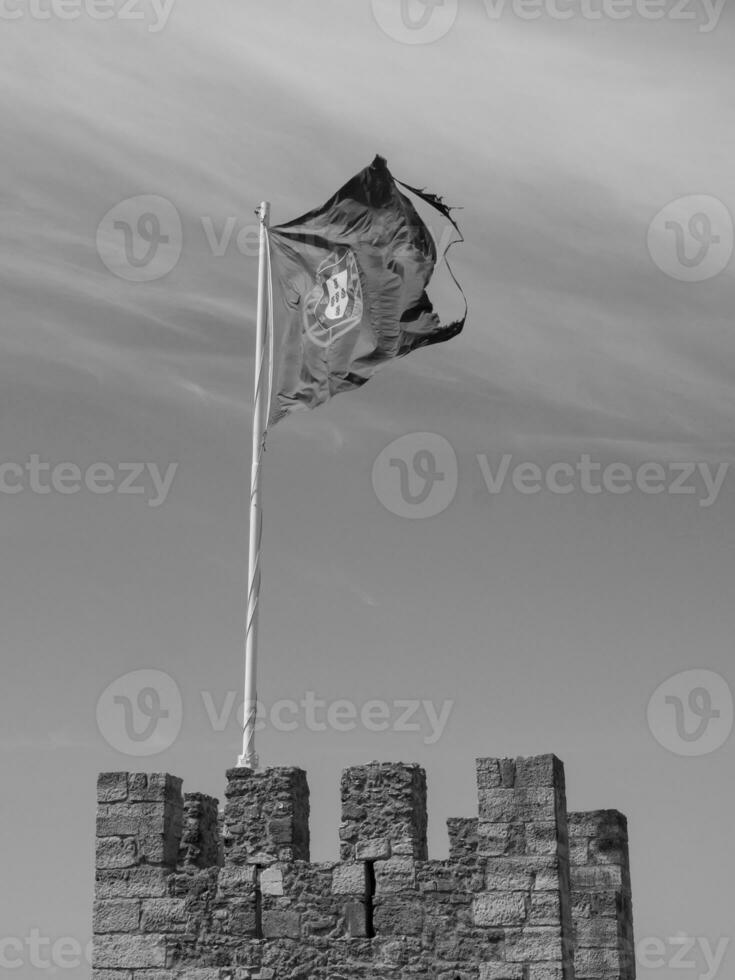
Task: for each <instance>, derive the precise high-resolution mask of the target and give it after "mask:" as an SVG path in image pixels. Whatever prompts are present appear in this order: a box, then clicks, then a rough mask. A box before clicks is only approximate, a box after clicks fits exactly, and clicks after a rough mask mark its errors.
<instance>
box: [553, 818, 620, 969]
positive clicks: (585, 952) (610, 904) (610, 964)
mask: <svg viewBox="0 0 735 980" xmlns="http://www.w3.org/2000/svg"><path fill="white" fill-rule="evenodd" d="M569 841H570V860H571V884H572V914H573V918H574V931H575V960H574V963H575V972H576V977H577V980H618V978H620V980H634V978H635V956H634V947H633V904H632V899H631V887H630V863H629V858H628V822H627V820H626V819H625V817H624V816H623V814H622V813H618V811H617V810H596V811H594V812H592V813H570V814H569Z"/></svg>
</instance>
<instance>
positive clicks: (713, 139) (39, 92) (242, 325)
mask: <svg viewBox="0 0 735 980" xmlns="http://www.w3.org/2000/svg"><path fill="white" fill-rule="evenodd" d="M100 12H101V13H104V14H105V15H107V14H112V16H110V17H107V16H105V18H104V19H103V18H102V17H101V16H98V15H99V14H100ZM560 12H561V14H560ZM138 14H140V15H141V16H140V17H138V16H137V15H138ZM403 14H404V17H403V18H402V17H401V8H400V5H399V4H398V3H393V2H388V0H375V2H374V3H370V2H367V0H359V2H353V3H350V4H346V3H339V2H338V0H315V2H313V3H311V4H309V5H307V4H305V3H298V2H296V0H270V2H269V3H266V2H264V0H260V2H257V0H248V2H244V3H243V2H235V0H211V2H209V3H207V4H206V5H205V4H197V3H195V2H194V0H173V2H172V3H171V4H170V5H168V6H166V5H163V6H162V5H160V4H159V5H155V4H154V3H153V0H136V4H134V5H133V4H128V5H127V7H124V6H123V4H122V2H118V0H112V3H111V4H109V5H107V6H106V7H105V6H104V4H97V5H95V4H94V3H93V0H67V2H66V5H64V4H62V3H60V2H59V0H56V3H55V5H54V6H53V7H51V6H50V0H35V2H34V3H30V2H25V0H23V2H21V0H5V2H4V4H3V6H2V12H1V13H0V18H1V19H3V21H4V23H3V24H2V30H1V32H0V44H2V58H1V59H0V93H1V94H0V111H1V113H2V131H3V134H4V137H5V138H4V146H3V153H2V156H1V157H0V167H2V178H3V179H2V183H3V194H2V212H3V215H2V225H1V227H2V231H1V232H0V276H1V277H2V289H1V291H0V296H1V297H2V298H1V299H0V303H2V329H1V331H0V347H1V356H0V440H1V441H0V447H1V448H0V464H2V467H3V468H2V469H0V481H1V482H2V490H1V491H0V498H1V499H0V534H1V535H2V542H3V548H2V559H1V561H0V569H1V575H2V579H1V586H0V596H1V597H2V598H1V599H0V603H1V606H0V616H1V622H2V663H3V671H2V679H3V683H2V690H1V693H0V707H1V710H0V767H1V771H2V778H3V785H4V787H5V792H4V793H3V794H2V799H1V801H0V826H1V827H2V841H3V844H2V863H3V876H2V877H3V885H4V887H3V889H2V894H1V895H0V933H1V935H0V938H2V939H3V940H5V939H8V938H9V939H11V940H12V941H13V943H14V945H12V947H11V946H8V945H6V946H4V947H3V949H4V950H5V953H6V954H7V955H8V956H10V955H11V953H12V955H13V956H14V957H15V959H14V960H13V961H12V963H13V965H12V968H11V969H8V973H9V975H11V974H12V975H15V976H17V977H21V978H25V977H28V978H36V977H46V976H61V977H63V976H69V977H77V976H79V977H85V976H88V975H89V969H88V966H87V965H86V963H84V962H83V957H77V960H81V962H79V963H78V964H76V963H75V964H74V965H68V961H74V953H73V949H74V944H76V945H77V947H79V948H81V947H82V946H83V945H84V944H85V943H86V942H87V941H88V940H89V938H90V935H91V899H92V881H93V830H94V806H95V779H96V774H97V772H98V771H100V770H121V769H128V770H136V771H168V772H171V773H174V774H176V775H178V776H181V777H182V778H183V779H184V788H185V789H186V790H200V791H204V792H209V793H212V794H213V795H215V796H218V797H220V798H222V797H223V790H224V784H225V777H224V772H225V769H226V768H228V767H229V766H232V765H234V764H235V761H236V758H237V755H238V753H239V740H240V733H239V724H238V719H237V713H238V707H239V706H241V703H242V696H241V693H240V692H241V688H242V646H243V624H244V617H245V611H244V595H245V577H246V556H247V480H248V474H249V453H250V425H251V419H252V412H251V398H252V375H253V353H254V330H255V315H254V314H255V292H256V275H257V250H256V249H255V248H254V247H253V229H254V225H255V218H254V216H253V210H254V208H255V207H257V205H258V203H259V202H260V201H261V200H263V199H267V200H269V201H270V202H271V209H272V220H273V222H274V223H279V222H283V221H286V220H289V219H291V218H293V217H296V216H297V215H299V214H301V213H303V212H304V211H306V210H308V209H310V208H312V207H315V206H317V205H319V204H321V203H322V202H323V201H324V200H326V199H327V198H328V197H329V196H330V195H331V194H332V193H333V192H334V191H335V190H336V189H337V188H338V187H339V186H341V185H342V184H343V183H344V182H345V181H346V180H347V179H348V178H349V177H350V176H352V174H354V173H355V172H357V171H358V170H360V169H361V168H362V167H364V166H366V165H367V164H368V163H370V161H371V160H372V158H373V156H374V155H375V153H380V154H382V155H383V156H385V157H386V158H387V160H388V164H389V166H390V168H391V170H392V172H393V173H394V174H395V175H396V176H397V177H398V178H400V179H402V180H404V181H405V182H407V183H408V184H411V185H414V186H422V187H427V188H428V189H430V190H432V191H435V192H438V193H441V194H442V195H443V196H444V197H445V199H446V200H447V202H448V203H450V204H453V205H458V206H461V207H462V208H463V210H461V211H458V212H456V216H457V217H458V220H459V222H460V225H461V228H462V232H463V234H464V238H465V243H464V244H462V245H459V246H457V247H456V248H454V249H453V251H452V255H453V259H452V264H453V268H454V271H455V273H456V274H457V276H458V278H459V280H460V281H461V283H462V286H463V288H464V291H465V293H466V295H467V299H468V303H469V316H468V320H467V324H466V326H465V329H464V332H463V333H462V334H461V336H459V337H458V338H456V339H455V340H452V341H451V342H450V343H448V344H445V345H440V346H436V347H433V348H430V349H427V350H424V351H419V352H417V353H415V354H413V355H411V356H410V357H409V358H406V359H404V360H402V361H401V362H398V363H395V364H391V365H388V366H387V367H386V368H385V369H384V370H383V371H382V372H381V373H380V374H379V375H378V376H377V377H376V378H374V379H373V380H371V381H370V382H369V384H367V385H366V386H365V387H363V388H362V389H360V390H359V391H355V392H351V393H349V394H345V395H342V396H339V397H338V398H335V399H334V400H333V401H332V402H330V403H329V404H328V405H326V406H324V407H322V408H320V409H318V410H317V411H314V412H310V413H303V414H300V415H294V416H292V417H290V418H288V419H286V420H285V421H283V422H281V423H279V425H278V426H276V427H275V428H274V429H273V431H272V432H271V433H270V435H269V440H268V450H267V453H266V461H265V467H264V536H263V559H262V560H263V591H262V599H261V612H260V629H261V635H260V673H259V693H260V697H261V700H262V701H263V704H264V706H265V708H264V710H265V713H266V716H267V718H266V726H265V728H264V730H263V731H262V732H260V733H259V735H258V748H259V752H260V757H261V763H262V764H264V765H300V766H303V767H304V768H305V769H306V770H307V771H308V773H309V779H310V785H311V790H312V853H313V857H314V858H315V859H317V860H329V859H335V858H336V855H337V850H338V840H337V828H338V820H339V814H338V807H339V801H338V793H339V789H338V787H339V775H340V772H341V770H342V769H343V768H344V767H346V766H349V765H356V764H361V763H364V762H367V761H370V760H371V759H379V760H392V759H396V760H398V759H403V760H405V761H416V762H419V763H421V764H422V765H424V766H425V767H426V770H427V774H428V780H429V810H430V824H429V833H430V850H431V853H432V856H435V857H442V856H445V855H446V852H447V843H446V834H445V828H444V822H445V820H446V818H447V817H449V816H471V815H473V814H474V813H475V812H476V796H475V785H474V759H475V758H476V757H478V756H505V755H508V756H518V755H533V754H539V753H546V752H555V753H556V754H557V755H558V756H559V757H560V758H561V759H563V761H564V762H565V765H566V778H567V798H568V804H569V807H570V809H574V810H583V809H597V808H617V809H620V810H621V811H623V812H624V813H626V814H627V817H628V820H629V828H630V834H631V859H632V877H633V898H634V907H635V926H636V938H637V940H638V941H639V943H640V941H642V940H644V941H645V940H648V941H650V942H649V945H647V946H646V949H645V950H644V952H643V953H641V951H640V949H639V976H641V977H644V978H647V977H650V978H651V980H658V978H661V980H669V978H677V980H688V978H698V980H703V978H707V980H715V976H720V977H722V978H723V980H724V978H726V977H728V976H729V975H730V974H731V973H732V970H733V963H734V962H735V952H733V951H732V950H731V949H730V946H731V945H732V938H731V937H732V928H733V926H732V898H731V882H732V879H733V871H734V870H735V868H734V867H733V860H732V848H731V847H730V846H729V844H730V836H731V823H732V821H731V815H732V812H733V806H735V781H733V779H732V776H731V774H732V764H733V740H732V737H731V728H732V693H731V691H732V686H733V684H734V683H735V673H734V672H733V666H732V664H733V657H732V636H733V627H734V626H735V612H734V611H733V610H735V603H734V602H733V595H732V593H733V585H732V583H733V580H734V576H733V571H735V561H734V559H733V538H734V537H735V532H734V531H733V527H734V526H735V524H734V522H733V518H734V517H735V506H734V504H733V494H732V488H733V485H734V484H735V473H730V467H731V465H732V463H733V462H734V459H733V456H734V453H733V449H734V440H733V435H732V433H733V431H734V430H733V424H734V423H735V386H734V385H733V380H734V379H733V365H735V356H734V355H735V339H733V332H732V309H733V298H734V293H735V277H734V274H733V270H734V268H735V264H734V262H733V259H732V245H733V232H732V218H731V217H730V216H731V215H732V214H735V188H734V187H733V179H732V159H733V155H734V152H733V151H735V145H734V144H735V137H734V136H733V133H735V127H734V126H733V122H734V121H735V119H734V118H733V117H734V116H735V109H734V107H733V100H732V95H731V92H732V89H733V67H732V48H733V41H734V40H735V38H734V37H733V33H734V29H733V23H732V11H731V10H728V9H724V10H723V9H722V7H721V6H720V7H716V6H713V4H711V3H710V4H707V3H705V2H704V0H689V2H688V5H686V6H685V5H683V4H682V3H681V2H680V0H677V2H674V0H671V2H669V0H664V2H663V5H662V6H658V7H656V6H655V5H654V4H652V3H650V2H649V3H646V2H645V0H630V2H629V3H627V4H626V0H617V3H614V2H613V0H606V3H605V4H604V5H603V2H602V0H575V2H572V0H557V3H556V4H554V3H553V2H552V0H544V2H543V3H538V4H536V5H534V2H533V0H529V2H527V3H525V4H522V3H519V2H518V0H515V2H507V3H506V4H505V5H503V4H501V3H500V2H499V0H493V2H490V0H488V2H487V3H483V2H482V0H476V2H475V0H467V2H464V3H459V4H456V3H452V2H450V0H447V2H446V3H445V4H443V5H439V7H437V8H436V9H435V8H432V7H431V6H429V7H426V8H424V6H423V5H422V4H420V3H419V2H418V0H411V2H410V3H407V4H406V6H404V8H403ZM536 14H538V16H536ZM564 14H570V16H568V17H566V16H562V15H564ZM655 14H662V16H661V17H660V18H659V19H654V15H655ZM73 15H74V16H73ZM689 15H692V16H689ZM422 17H423V18H424V19H425V21H426V23H425V24H424V25H423V26H422V24H423V20H422ZM146 216H148V217H146ZM151 216H153V219H154V220H153V223H151ZM141 217H142V219H144V220H142V223H141V224H140V225H138V224H137V220H138V218H141ZM156 221H158V225H156V224H155V222H156ZM115 222H117V227H115ZM126 228H127V230H128V233H130V235H131V236H132V241H133V252H132V253H130V252H125V251H124V249H123V248H122V244H121V243H122V238H121V235H124V234H125V229H126ZM136 234H137V238H136V237H135V235H136ZM160 235H163V236H168V240H167V241H165V242H162V241H158V236H160ZM146 236H147V237H146ZM154 239H155V241H154V245H155V244H156V243H157V244H158V245H159V246H160V249H159V251H157V252H156V256H155V258H154V259H153V260H152V261H150V262H148V261H147V260H146V258H145V252H146V249H147V247H148V245H147V244H146V243H148V244H150V243H151V241H152V240H154ZM152 247H153V246H152ZM136 249H137V251H136ZM131 254H132V256H133V261H130V255H131ZM440 287H441V288H440V289H439V299H440V300H441V302H442V303H446V304H447V307H448V309H449V312H450V313H451V312H456V309H452V308H451V307H452V303H454V304H455V306H456V302H457V301H456V297H453V296H452V294H451V292H450V290H449V288H447V287H446V285H445V284H440ZM395 440H401V441H400V442H397V443H395V445H393V443H394V441H395ZM427 453H428V454H429V455H428V456H427ZM427 459H429V460H430V461H432V463H433V465H434V469H435V475H436V473H438V474H439V477H438V479H437V481H436V484H435V485H434V482H433V478H432V479H431V480H427V478H426V472H427V471H426V470H425V467H424V463H425V462H426V460H427ZM396 460H397V461H398V462H396ZM401 461H402V462H401ZM585 461H586V462H585ZM62 464H66V465H65V466H64V465H62ZM521 464H528V465H527V466H526V467H525V468H521V469H519V468H518V467H519V466H520V465H521ZM59 467H61V469H59ZM422 467H423V468H422ZM610 467H612V469H610ZM642 469H643V472H642ZM603 470H604V472H605V474H607V475H606V476H605V478H604V481H603ZM52 473H53V474H55V475H54V479H53V481H52ZM422 473H423V474H424V475H423V476H422ZM504 473H505V476H503V474H504ZM80 474H81V483H80V482H79V480H80ZM401 474H403V475H404V476H405V480H406V481H407V483H406V484H405V486H404V485H403V484H401V483H400V479H399V478H400V476H401ZM75 481H76V482H75ZM126 481H127V487H126ZM626 486H627V489H622V488H623V487H626ZM44 487H45V488H46V490H44ZM74 487H76V489H74ZM100 488H104V489H100ZM534 488H535V489H534ZM133 491H135V492H133ZM422 496H425V501H428V502H425V503H422V502H421V498H422ZM141 672H144V673H141ZM139 695H141V696H142V697H141V700H140V701H138V697H139ZM116 697H117V698H118V699H119V700H118V701H115V698H116ZM120 699H121V700H120ZM126 699H127V700H126ZM156 699H157V700H156ZM315 700H318V701H319V702H323V706H322V707H320V708H319V709H318V712H317V709H316V708H314V701H315ZM284 701H285V702H294V703H293V704H288V703H287V704H285V705H284V704H283V702H284ZM370 701H377V702H380V706H379V707H378V709H376V711H377V712H378V715H379V716H380V718H381V719H382V720H383V721H385V725H387V730H384V731H377V730H374V729H376V728H379V727H385V725H381V724H376V721H375V718H376V717H378V715H376V714H372V715H371V714H370V713H369V712H368V713H367V714H366V712H365V710H364V706H365V704H366V702H370ZM279 702H281V704H280V708H278V710H276V706H277V705H278V703H279ZM301 702H303V703H301ZM344 702H347V705H346V706H345V704H344ZM123 703H125V704H127V705H128V706H129V710H130V711H131V712H132V715H131V717H133V727H132V728H130V727H129V726H128V727H125V726H124V725H123V712H122V710H121V708H122V705H123ZM309 704H311V705H312V708H311V709H310V708H309V707H308V706H309ZM351 706H352V707H351ZM161 710H163V711H168V716H167V717H166V718H163V720H162V721H160V725H159V723H158V722H159V720H160V718H159V715H160V711H161ZM328 710H329V711H330V712H331V715H329V716H328V717H327V712H328ZM409 710H410V711H411V712H412V713H411V715H410V717H407V715H406V713H407V711H409ZM136 711H137V714H136V713H135V712H136ZM310 711H311V712H312V716H311V717H310V714H309V712H310ZM381 712H382V713H381ZM317 714H318V718H317ZM325 717H326V718H327V720H326V721H325V720H324V719H325ZM330 719H331V720H330ZM284 720H285V724H284ZM147 722H150V725H151V730H152V731H153V735H152V736H151V737H150V738H143V737H142V736H141V733H145V732H144V730H145V729H146V724H147ZM294 725H295V728H294ZM286 728H289V729H293V730H284V729H286ZM342 729H345V730H342ZM131 731H132V732H133V733H134V734H135V733H137V734H138V736H139V737H138V740H136V739H135V738H131V737H129V736H130V732H131ZM146 753H155V754H150V755H148V754H146ZM34 935H36V936H37V937H40V940H43V942H45V945H43V946H42V947H38V949H36V952H33V951H32V947H33V940H32V937H33V936H34ZM684 936H686V937H691V939H692V941H693V942H692V947H691V949H692V952H691V953H690V954H688V956H687V957H686V958H685V962H686V963H688V964H689V965H688V966H682V965H681V957H680V961H679V963H678V964H677V961H676V954H677V952H678V951H679V950H680V948H681V938H682V937H684ZM676 937H679V939H678V940H677V938H676ZM60 939H68V940H70V941H71V943H72V946H71V947H70V949H71V950H72V952H71V953H68V951H67V955H66V959H65V957H64V955H63V954H62V953H61V952H60V951H59V947H58V946H57V947H53V943H55V942H57V940H60ZM18 942H20V944H21V945H20V946H18V945H17V944H18ZM37 945H38V944H37ZM54 948H55V949H56V952H55V953H54V952H53V949H54ZM718 948H719V949H720V950H721V951H722V956H721V957H720V958H719V960H718V962H717V963H716V966H715V967H709V966H708V958H707V950H710V951H711V950H716V949H718ZM19 949H22V952H18V950H19ZM39 949H40V950H41V951H40V952H39ZM715 959H717V958H716V957H715ZM711 960H712V958H711V957H710V960H709V962H711Z"/></svg>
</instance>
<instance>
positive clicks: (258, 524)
mask: <svg viewBox="0 0 735 980" xmlns="http://www.w3.org/2000/svg"><path fill="white" fill-rule="evenodd" d="M269 212H270V205H269V204H268V202H267V201H263V202H262V203H261V205H260V207H259V208H258V210H257V211H256V214H258V216H259V218H260V251H259V258H258V301H257V308H256V332H255V399H254V406H253V439H252V456H251V466H250V535H249V540H248V606H247V622H246V629H245V698H244V720H243V736H242V753H241V755H240V756H239V758H238V760H237V765H238V766H239V767H242V768H246V769H253V770H255V769H257V768H258V765H259V760H258V754H257V752H256V751H255V723H256V719H257V708H258V689H257V667H258V606H259V602H260V556H261V544H262V534H263V514H262V508H261V504H260V485H261V474H262V467H263V454H264V452H265V438H266V433H267V431H268V411H269V405H270V397H271V394H272V389H273V310H272V307H273V303H272V291H273V283H272V275H271V267H270V241H269V237H268V217H269ZM268 334H270V342H269V343H266V341H267V340H268ZM266 358H267V359H268V377H267V384H268V389H267V392H266V391H265V390H264V389H265V382H266V369H265V364H266Z"/></svg>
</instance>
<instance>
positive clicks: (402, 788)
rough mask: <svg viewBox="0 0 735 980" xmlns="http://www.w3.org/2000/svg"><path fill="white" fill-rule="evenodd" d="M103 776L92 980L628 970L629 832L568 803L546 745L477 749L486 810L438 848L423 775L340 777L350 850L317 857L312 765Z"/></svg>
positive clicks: (430, 977) (610, 976) (543, 977)
mask: <svg viewBox="0 0 735 980" xmlns="http://www.w3.org/2000/svg"><path fill="white" fill-rule="evenodd" d="M227 776H228V782H227V788H226V792H225V799H226V803H225V808H224V815H222V813H220V812H219V811H218V809H217V801H216V800H215V799H214V798H212V797H209V796H205V795H203V794H199V793H187V794H186V795H184V796H183V797H182V794H181V781H180V780H178V779H175V778H174V777H172V776H169V775H166V774H156V773H153V774H128V773H103V774H102V775H101V776H100V779H99V782H98V819H97V835H98V836H97V885H96V894H95V903H94V934H95V939H94V971H93V980H182V978H184V977H185V978H186V980H281V978H283V980H285V978H288V977H297V976H298V977H303V978H308V980H377V978H380V980H457V978H459V980H575V967H576V980H634V973H633V966H632V919H631V914H630V912H631V907H630V875H629V869H628V849H627V826H626V823H625V818H624V817H622V816H621V815H620V814H618V813H617V811H597V812H595V813H586V814H570V815H569V816H568V815H567V812H566V799H565V796H566V794H565V786H564V769H563V766H562V764H561V762H560V761H559V760H558V759H556V757H554V756H550V755H547V756H538V757H534V758H531V759H480V760H478V762H477V787H478V816H476V817H467V818H452V819H450V820H449V821H448V824H447V826H448V834H449V845H450V846H449V859H448V860H442V861H437V860H430V859H429V858H428V854H427V847H426V825H427V808H426V777H425V774H424V772H423V770H422V769H421V768H420V767H419V766H416V765H407V764H403V763H370V764H369V765H366V766H358V767H353V768H351V769H348V770H346V772H345V773H344V775H343V777H342V783H341V791H342V826H341V828H340V852H341V860H340V861H332V862H315V863H312V862H311V861H310V860H309V789H308V784H307V781H306V774H305V773H304V772H303V771H302V770H301V769H298V768H293V767H281V768H277V769H266V770H265V771H263V772H252V771H250V770H247V769H239V768H238V769H231V770H229V771H228V773H227Z"/></svg>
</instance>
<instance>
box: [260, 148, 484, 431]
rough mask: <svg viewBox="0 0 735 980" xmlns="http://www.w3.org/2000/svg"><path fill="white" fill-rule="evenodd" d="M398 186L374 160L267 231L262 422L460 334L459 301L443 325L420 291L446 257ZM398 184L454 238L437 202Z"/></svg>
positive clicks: (447, 214) (324, 398)
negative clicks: (267, 348) (269, 352)
mask: <svg viewBox="0 0 735 980" xmlns="http://www.w3.org/2000/svg"><path fill="white" fill-rule="evenodd" d="M399 183H400V181H396V180H395V179H394V178H393V176H392V175H391V173H390V171H389V170H388V166H387V164H386V162H385V160H384V159H383V158H382V157H379V156H377V157H376V158H375V160H374V161H373V162H372V164H371V165H370V166H369V167H366V168H365V169H364V170H362V171H360V173H358V174H357V175H356V176H354V177H353V178H352V179H351V180H350V181H348V182H347V183H346V184H345V185H344V187H342V188H340V190H338V191H337V193H336V194H335V195H334V196H333V197H332V198H330V200H328V201H327V202H326V204H324V205H323V206H322V207H320V208H317V209H316V210H314V211H310V212H308V213H307V214H305V215H303V216H302V217H300V218H296V219H295V220H294V221H290V222H288V223H287V224H284V225H278V226H275V227H272V228H271V229H270V234H269V238H270V245H271V257H272V261H273V266H274V270H275V273H276V289H275V296H274V309H273V321H274V324H275V328H276V334H277V337H278V360H277V365H276V366H275V371H276V377H275V384H274V385H273V390H272V392H271V404H270V409H269V421H270V423H271V424H272V423H274V422H277V421H278V420H279V419H281V418H283V416H285V415H287V414H288V413H289V412H291V411H293V410H294V409H297V408H314V407H316V406H317V405H321V404H323V403H324V402H326V401H327V400H328V399H329V398H331V397H332V396H333V395H335V394H337V393H338V392H341V391H348V390H350V389H351V388H357V387H359V386H360V385H363V384H364V383H365V382H366V381H367V380H368V379H369V378H370V377H371V376H372V375H373V374H374V373H375V371H376V370H377V369H378V368H379V367H380V366H381V365H382V364H384V363H385V362H386V361H389V360H392V359H394V358H396V357H402V356H403V355H405V354H408V353H409V352H410V351H413V350H417V349H418V348H419V347H425V346H427V345H429V344H436V343H441V342H442V341H445V340H449V339H450V338H452V337H455V336H456V335H457V334H458V333H460V331H461V330H462V327H463V325H464V321H465V318H466V315H467V309H466V304H465V313H464V316H463V317H462V318H461V319H459V320H455V321H453V322H451V323H449V324H442V323H441V322H440V320H439V317H438V316H437V314H436V313H435V312H434V309H433V306H432V303H431V301H430V300H429V298H428V296H427V294H426V288H427V286H428V284H429V280H430V279H431V277H432V274H433V272H434V269H435V267H436V264H437V261H438V260H439V259H442V258H444V259H445V255H438V254H437V246H436V243H435V241H434V238H433V236H432V234H431V232H430V231H429V228H428V227H427V226H426V224H425V223H424V221H423V220H422V219H421V217H420V216H419V214H418V212H417V210H416V208H415V207H414V205H413V203H412V201H411V200H410V199H409V197H407V196H406V194H404V193H402V192H401V191H400V189H399V186H398V185H399ZM401 186H402V187H404V188H405V189H406V190H408V191H409V192H411V193H412V194H414V195H417V196H418V197H419V198H421V199H422V200H424V201H425V202H426V203H427V204H428V205H429V206H430V207H432V208H434V209H436V211H438V212H439V213H440V214H441V215H442V216H443V217H444V218H446V219H448V221H450V222H451V223H452V225H453V226H454V228H455V229H456V230H457V233H458V235H459V237H458V238H456V239H455V241H461V240H462V236H461V233H459V228H458V227H457V225H456V222H455V221H454V219H453V218H452V217H451V214H450V208H448V207H447V206H446V205H444V204H443V203H442V201H441V199H440V198H438V197H436V196H435V195H432V194H427V193H425V192H424V191H421V190H418V189H416V188H413V187H409V186H408V185H406V184H402V185H401ZM450 244H453V242H452V243H450ZM445 252H446V250H445ZM450 271H451V270H450ZM455 282H456V280H455ZM463 295H464V294H463Z"/></svg>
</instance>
